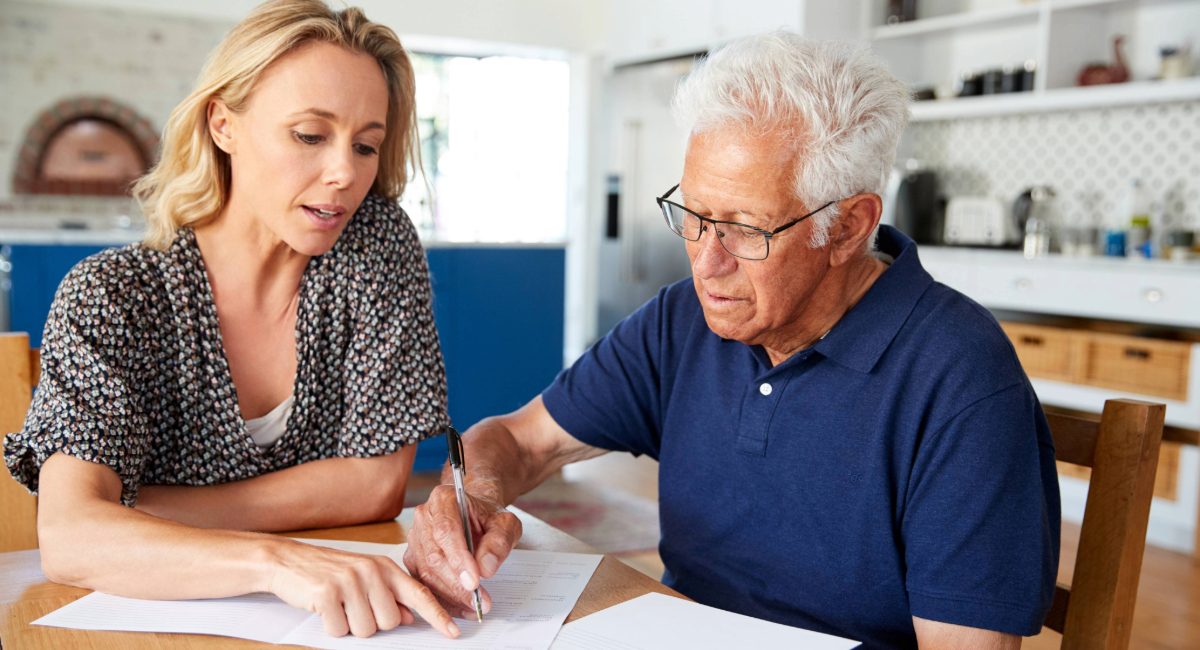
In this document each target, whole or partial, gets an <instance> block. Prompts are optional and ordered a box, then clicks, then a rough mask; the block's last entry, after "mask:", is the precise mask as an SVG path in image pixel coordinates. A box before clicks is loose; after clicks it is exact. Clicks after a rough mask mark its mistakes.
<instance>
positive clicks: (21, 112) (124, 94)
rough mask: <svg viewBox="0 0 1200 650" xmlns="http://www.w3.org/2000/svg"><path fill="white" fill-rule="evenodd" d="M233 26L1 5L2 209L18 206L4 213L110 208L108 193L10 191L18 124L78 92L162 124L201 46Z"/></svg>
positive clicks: (183, 91) (187, 84) (195, 67)
mask: <svg viewBox="0 0 1200 650" xmlns="http://www.w3.org/2000/svg"><path fill="white" fill-rule="evenodd" d="M233 24H234V23H233V21H231V20H213V19H181V18H179V17H177V16H163V15H161V14H140V15H135V14H130V13H127V12H123V11H113V10H110V9H102V8H98V7H90V8H74V7H68V8H63V7H59V6H50V5H46V4H44V3H25V2H0V61H3V65H2V66H0V85H2V86H3V88H4V101H3V102H0V207H5V206H8V205H9V202H10V201H11V202H13V203H15V204H16V207H15V209H12V208H11V207H10V210H12V211H24V210H32V211H35V212H51V213H56V214H59V213H63V212H78V213H79V214H81V215H87V214H91V215H93V216H98V215H95V214H94V213H96V212H104V211H106V210H109V209H118V207H119V206H116V205H113V204H114V201H113V200H112V199H108V200H104V199H101V200H96V199H85V198H81V197H52V196H48V195H43V196H24V197H22V196H13V195H12V183H11V179H12V176H13V173H14V171H15V169H14V166H15V164H16V159H17V152H18V150H19V149H20V147H21V144H22V142H23V141H24V138H25V133H26V131H27V130H28V129H29V127H30V126H31V125H32V124H33V122H34V120H36V119H37V116H38V115H39V114H40V113H41V112H42V111H45V110H47V109H49V108H50V107H52V106H54V105H55V104H56V103H58V102H59V101H61V100H64V99H68V98H72V97H79V96H84V95H88V96H103V97H110V98H112V99H114V100H116V101H119V102H121V103H123V104H125V105H127V106H129V107H130V108H132V109H133V110H134V111H136V112H137V113H139V114H140V115H141V116H142V117H145V118H147V119H149V120H150V123H151V126H152V127H153V128H154V129H155V130H158V131H161V129H162V127H163V126H164V125H165V124H166V121H167V118H168V117H169V116H170V114H171V111H172V110H173V109H174V108H175V106H176V105H177V104H178V103H179V102H180V101H181V100H182V99H183V98H184V97H186V96H187V94H188V93H189V92H191V90H192V86H193V84H194V83H195V80H196V76H197V74H198V73H199V72H200V67H201V66H202V65H203V64H204V60H205V58H206V57H207V56H208V53H209V52H210V51H212V50H213V48H215V47H216V46H217V44H218V43H220V42H221V39H222V38H223V37H224V36H225V33H226V32H227V31H229V29H230V28H231V27H232V26H233ZM116 203H124V201H122V200H120V199H118V200H117V201H116Z"/></svg>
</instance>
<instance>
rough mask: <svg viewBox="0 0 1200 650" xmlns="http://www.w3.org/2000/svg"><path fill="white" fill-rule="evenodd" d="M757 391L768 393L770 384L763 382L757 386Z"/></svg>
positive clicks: (769, 392)
mask: <svg viewBox="0 0 1200 650" xmlns="http://www.w3.org/2000/svg"><path fill="white" fill-rule="evenodd" d="M758 392H760V393H762V394H763V395H770V394H771V384H768V383H766V382H763V384H762V385H761V386H759V387H758Z"/></svg>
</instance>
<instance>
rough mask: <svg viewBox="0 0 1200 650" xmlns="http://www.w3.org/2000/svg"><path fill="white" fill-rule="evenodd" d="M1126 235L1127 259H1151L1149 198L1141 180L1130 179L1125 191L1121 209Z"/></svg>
mask: <svg viewBox="0 0 1200 650" xmlns="http://www.w3.org/2000/svg"><path fill="white" fill-rule="evenodd" d="M1122 212H1123V213H1124V216H1125V218H1126V219H1127V221H1126V223H1127V224H1128V234H1127V235H1126V241H1125V254H1126V256H1129V257H1141V258H1150V257H1153V256H1154V255H1153V250H1152V249H1153V242H1152V240H1151V236H1150V197H1149V195H1148V194H1147V193H1146V187H1145V186H1144V185H1143V184H1142V181H1141V179H1138V178H1132V179H1130V180H1129V186H1128V188H1126V191H1125V202H1124V206H1123V208H1122Z"/></svg>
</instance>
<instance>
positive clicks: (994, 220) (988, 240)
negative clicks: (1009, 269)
mask: <svg viewBox="0 0 1200 650" xmlns="http://www.w3.org/2000/svg"><path fill="white" fill-rule="evenodd" d="M945 228H946V229H945V232H944V233H943V240H944V241H945V243H946V244H947V245H950V246H1005V245H1007V244H1011V243H1013V242H1016V241H1018V240H1019V239H1020V236H1019V233H1017V229H1016V225H1015V224H1013V222H1012V219H1011V218H1009V214H1008V211H1007V210H1006V209H1005V208H1004V204H1003V203H1001V202H1000V201H999V200H998V199H989V198H983V197H974V196H956V197H954V198H952V199H950V201H949V203H948V204H947V205H946V226H945Z"/></svg>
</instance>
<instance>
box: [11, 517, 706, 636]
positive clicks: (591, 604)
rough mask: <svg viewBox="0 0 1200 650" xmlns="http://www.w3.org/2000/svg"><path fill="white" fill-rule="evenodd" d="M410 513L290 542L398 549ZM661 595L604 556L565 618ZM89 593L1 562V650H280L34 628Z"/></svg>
mask: <svg viewBox="0 0 1200 650" xmlns="http://www.w3.org/2000/svg"><path fill="white" fill-rule="evenodd" d="M510 510H512V512H513V513H514V514H516V515H517V517H519V518H520V519H521V523H522V524H523V525H524V530H525V533H524V536H523V537H522V538H521V542H520V543H519V544H518V545H517V548H523V549H529V550H535V551H563V552H568V553H592V554H599V552H598V551H596V549H594V548H592V547H591V546H588V545H587V544H584V543H583V542H581V541H579V540H577V539H575V538H574V537H571V536H570V535H568V534H566V533H564V532H562V531H561V530H558V529H557V528H554V527H552V526H550V525H549V524H547V523H546V522H544V521H542V520H540V519H537V518H536V517H534V516H533V515H530V514H529V513H527V512H524V511H522V510H521V509H519V508H510ZM412 516H413V513H412V508H409V509H406V510H405V511H404V512H403V513H402V514H401V515H400V516H399V517H398V518H397V519H396V520H395V521H388V522H384V523H379V524H368V525H365V526H351V527H347V528H329V529H325V530H312V531H304V532H299V533H288V535H289V536H291V537H307V538H316V539H343V540H353V541H359V542H376V543H380V544H399V543H401V542H403V541H404V540H405V533H406V532H407V531H408V529H409V528H410V527H411V526H412ZM650 592H658V593H660V594H667V595H670V596H675V597H678V598H684V596H682V595H680V594H679V593H678V592H676V591H674V590H673V589H671V588H669V587H666V586H664V585H663V584H662V583H660V582H658V581H656V580H652V579H651V578H648V577H646V576H645V575H643V574H641V573H639V572H637V571H635V570H634V569H632V568H630V567H629V566H627V565H625V564H623V563H622V562H621V561H620V560H617V559H614V558H612V557H610V556H605V557H604V559H603V560H601V561H600V566H599V567H598V568H597V569H596V573H595V574H593V575H592V580H591V582H589V583H588V585H587V588H586V589H584V590H583V595H582V596H580V597H579V601H578V602H577V603H576V604H575V609H573V610H571V614H570V615H569V616H567V622H568V623H570V622H571V621H574V620H576V619H579V618H582V617H584V616H587V615H588V614H592V613H594V612H598V611H600V610H602V609H605V608H608V607H612V606H613V605H616V604H618V603H623V602H625V601H627V600H629V599H631V598H636V597H638V596H641V595H644V594H648V593H650ZM88 593H90V592H89V591H88V590H87V589H79V588H77V587H66V586H63V585H59V584H55V583H53V582H49V581H48V580H46V576H45V575H43V574H42V569H41V558H40V556H39V555H38V551H36V550H35V551H18V552H16V553H4V554H0V646H2V647H3V650H43V649H44V650H49V649H56V650H57V649H59V648H88V649H91V650H108V649H113V650H117V649H119V650H143V649H144V650H150V649H155V650H157V649H159V648H162V649H164V650H165V649H183V648H186V649H189V650H191V649H201V648H222V649H227V648H237V649H240V648H258V649H262V648H274V647H277V646H274V645H271V644H269V643H259V642H257V641H246V640H243V639H232V638H229V637H219V636H203V635H195V634H156V633H145V632H97V631H85V630H68V629H63V628H54V627H42V626H40V625H30V624H29V623H30V622H31V621H35V620H37V619H39V618H41V617H42V616H45V615H46V614H49V613H50V612H52V611H54V610H56V609H58V608H59V607H62V606H63V605H66V604H67V603H70V602H72V601H74V600H76V599H78V598H80V597H82V596H85V595H87V594H88Z"/></svg>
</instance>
